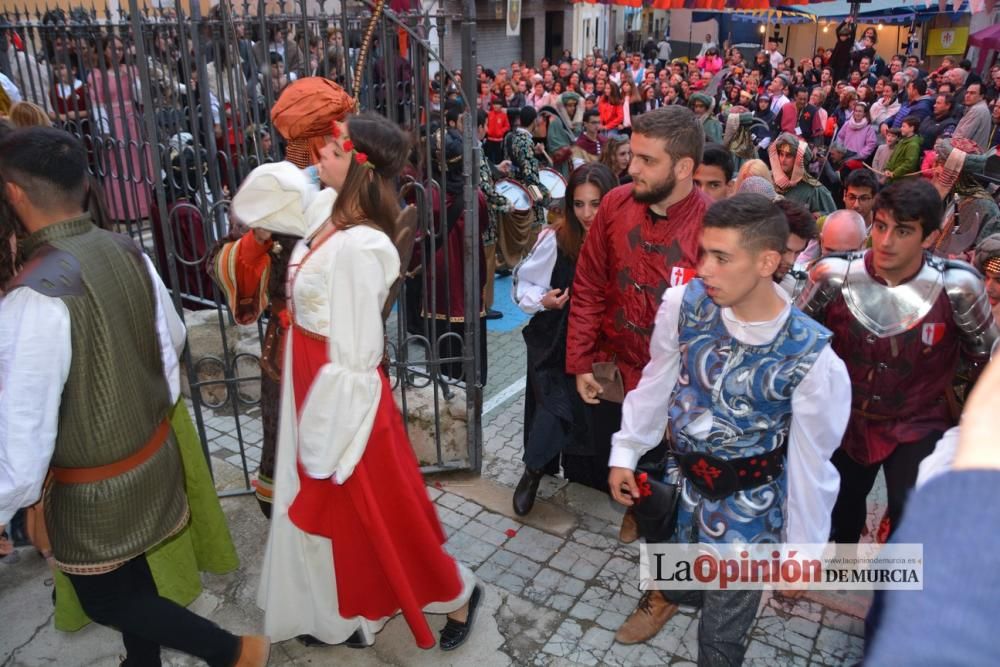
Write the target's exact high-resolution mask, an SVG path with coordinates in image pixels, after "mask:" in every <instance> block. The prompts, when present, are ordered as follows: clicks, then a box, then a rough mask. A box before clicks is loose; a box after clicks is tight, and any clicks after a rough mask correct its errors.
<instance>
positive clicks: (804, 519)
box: [785, 345, 851, 544]
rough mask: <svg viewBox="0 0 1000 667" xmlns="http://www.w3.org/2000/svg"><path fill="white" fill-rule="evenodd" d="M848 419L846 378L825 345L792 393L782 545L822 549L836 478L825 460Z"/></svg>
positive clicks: (848, 381) (844, 370) (836, 489)
mask: <svg viewBox="0 0 1000 667" xmlns="http://www.w3.org/2000/svg"><path fill="white" fill-rule="evenodd" d="M850 416H851V378H850V376H849V375H848V374H847V367H846V366H845V365H844V362H843V361H841V359H840V357H838V356H837V354H836V353H835V352H834V351H833V348H832V347H831V346H830V345H827V346H826V347H824V348H823V351H822V352H820V353H819V356H818V357H816V361H815V362H814V363H813V365H812V368H810V369H809V372H808V373H806V375H805V377H804V378H802V381H801V382H800V383H799V386H797V387H796V388H795V391H794V392H792V423H791V426H790V428H789V435H788V458H787V461H786V463H785V469H786V470H787V471H788V500H787V513H786V515H785V516H786V523H785V541H786V542H791V543H793V544H825V543H826V541H827V538H828V537H829V536H830V515H831V513H832V512H833V506H834V503H836V501H837V493H838V492H839V491H840V475H839V473H837V469H836V468H835V467H834V465H833V463H831V462H830V457H832V456H833V453H834V452H835V451H836V450H837V448H838V447H840V441H841V439H842V438H843V437H844V431H845V430H846V429H847V421H848V419H850Z"/></svg>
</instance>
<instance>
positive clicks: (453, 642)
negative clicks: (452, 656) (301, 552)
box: [438, 584, 483, 651]
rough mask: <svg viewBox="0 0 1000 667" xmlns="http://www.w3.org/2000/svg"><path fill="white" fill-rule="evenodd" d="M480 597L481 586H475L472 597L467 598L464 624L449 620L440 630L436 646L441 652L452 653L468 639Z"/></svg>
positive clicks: (481, 594) (481, 593) (481, 592)
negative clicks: (467, 610)
mask: <svg viewBox="0 0 1000 667" xmlns="http://www.w3.org/2000/svg"><path fill="white" fill-rule="evenodd" d="M482 597H483V589H482V586H480V585H479V584H476V587H475V588H474V589H473V591H472V595H471V596H470V597H469V615H468V616H467V617H466V618H465V623H459V622H458V621H455V620H452V619H450V618H449V619H448V622H447V623H445V624H444V627H443V628H441V639H440V640H439V641H438V646H440V647H441V650H442V651H453V650H455V649H457V648H458V647H459V646H461V645H462V644H464V643H465V640H466V639H468V638H469V634H470V633H471V632H472V624H473V623H474V622H475V620H476V610H477V609H478V608H479V602H480V601H481V600H482Z"/></svg>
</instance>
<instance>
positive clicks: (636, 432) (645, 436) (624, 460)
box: [608, 285, 686, 470]
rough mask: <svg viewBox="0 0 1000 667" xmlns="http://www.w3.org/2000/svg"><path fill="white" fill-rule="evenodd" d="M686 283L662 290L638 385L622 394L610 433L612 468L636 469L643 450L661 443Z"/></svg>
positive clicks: (676, 370)
mask: <svg viewBox="0 0 1000 667" xmlns="http://www.w3.org/2000/svg"><path fill="white" fill-rule="evenodd" d="M685 289H686V286H684V285H680V286H678V287H671V288H670V289H668V290H667V291H666V293H664V295H663V301H662V302H661V303H660V308H659V310H657V312H656V323H655V325H654V326H653V335H652V337H651V338H650V342H649V363H647V364H646V367H645V368H643V369H642V378H641V379H640V380H639V385H638V386H637V387H636V388H635V389H633V390H632V391H630V392H629V393H628V394H626V395H625V402H624V404H623V405H622V427H621V430H620V431H618V433H615V434H614V435H613V436H612V437H611V458H610V460H609V461H608V465H609V466H611V467H612V468H628V469H629V470H635V467H636V465H638V463H639V459H640V458H641V457H642V455H643V454H645V453H646V452H648V451H649V450H651V449H653V448H654V447H656V446H657V445H658V444H660V441H661V440H663V433H664V431H665V430H666V428H667V421H668V417H667V402H668V401H669V400H670V396H671V394H672V393H673V391H674V385H675V384H677V377H678V375H680V367H681V358H680V348H679V347H678V345H677V327H678V324H679V319H680V312H681V301H682V300H683V299H684V290H685Z"/></svg>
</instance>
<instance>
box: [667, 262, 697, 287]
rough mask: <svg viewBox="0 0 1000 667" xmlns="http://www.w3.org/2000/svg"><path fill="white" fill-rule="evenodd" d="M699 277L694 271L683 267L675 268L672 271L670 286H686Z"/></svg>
mask: <svg viewBox="0 0 1000 667" xmlns="http://www.w3.org/2000/svg"><path fill="white" fill-rule="evenodd" d="M697 275H698V272H697V271H695V270H694V269H685V268H684V267H683V266H675V267H674V268H672V269H670V286H671V287H677V286H678V285H686V284H688V283H689V282H690V281H691V279H692V278H694V277H695V276H697Z"/></svg>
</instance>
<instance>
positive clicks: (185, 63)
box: [0, 0, 485, 493]
mask: <svg viewBox="0 0 1000 667" xmlns="http://www.w3.org/2000/svg"><path fill="white" fill-rule="evenodd" d="M129 4H130V6H129V7H128V8H127V10H123V11H121V12H118V13H111V12H107V11H105V12H104V13H102V14H98V12H96V11H94V10H93V9H91V10H86V9H82V8H80V9H74V10H70V11H65V10H60V9H53V10H47V11H39V12H37V13H33V14H31V13H28V12H25V11H18V10H16V9H14V10H7V12H6V14H5V16H4V17H3V18H2V20H0V32H2V35H3V39H2V40H0V53H3V54H4V55H5V57H4V58H2V59H0V68H2V69H3V70H4V71H5V73H6V74H7V75H8V76H9V78H11V79H12V80H13V81H14V82H15V83H16V84H17V85H18V87H19V88H20V90H21V92H22V95H23V97H24V98H25V99H26V100H28V101H31V102H33V103H35V104H37V105H38V106H40V107H42V108H43V109H44V110H46V111H47V112H48V113H49V115H50V117H51V118H52V119H53V121H54V123H55V124H56V125H58V126H61V127H64V128H65V129H66V130H68V131H70V132H72V133H74V134H76V135H77V136H78V137H80V138H81V139H82V140H83V141H84V142H85V144H86V146H87V150H88V156H89V160H90V168H91V172H92V175H93V179H94V185H95V187H98V188H100V190H102V191H103V193H104V202H105V208H106V211H105V212H104V214H103V216H102V217H104V218H105V219H106V220H107V222H108V224H109V225H111V226H113V227H114V228H115V229H116V230H118V231H120V232H123V233H127V234H129V235H131V236H132V237H133V238H134V239H136V240H137V241H139V242H140V243H141V244H142V246H143V248H144V249H145V250H146V252H147V253H148V254H149V255H150V256H151V258H152V259H153V261H154V263H155V265H156V267H157V269H158V270H159V272H160V275H161V276H162V277H163V279H164V282H165V283H166V284H167V286H168V288H169V289H170V290H171V292H172V294H173V298H174V301H175V305H176V306H177V308H178V309H179V310H181V312H182V313H183V315H184V317H185V321H186V323H187V324H188V327H189V333H190V339H189V346H188V348H187V349H186V350H185V353H184V358H183V363H184V366H185V372H186V380H187V383H186V387H187V390H186V393H187V396H188V400H189V404H190V407H191V408H192V412H193V415H194V417H195V422H196V425H197V427H198V431H199V434H200V435H201V438H202V442H203V443H204V445H205V453H206V456H209V455H210V454H211V453H214V454H216V456H222V457H227V456H228V460H229V461H230V462H231V463H234V464H238V465H239V467H240V468H241V469H242V484H241V485H240V488H239V489H238V490H237V491H236V492H237V493H245V492H249V491H250V490H251V489H252V483H251V477H252V473H253V471H254V469H255V467H256V463H257V457H259V441H260V439H261V437H262V435H261V434H262V428H261V426H260V424H259V403H260V392H259V389H258V387H259V383H260V379H261V376H260V368H259V366H258V361H259V359H258V357H259V354H260V342H261V339H262V336H263V331H264V327H265V325H266V319H267V318H268V317H269V316H270V314H265V316H264V318H262V321H259V322H258V323H257V324H256V325H255V326H254V327H251V328H250V329H247V328H240V327H237V326H236V325H235V324H234V322H233V319H232V316H231V313H229V311H228V308H227V307H226V305H225V303H224V300H223V299H222V298H221V295H220V294H219V291H218V289H217V288H216V286H215V285H214V283H213V282H212V280H211V279H210V278H209V275H208V273H207V271H206V265H207V263H208V260H209V257H210V255H211V253H212V251H213V248H214V247H215V246H216V245H217V243H218V242H219V241H220V240H221V239H224V238H226V237H227V235H228V234H230V233H231V232H232V230H231V229H230V223H231V221H230V219H229V215H228V210H229V200H230V197H231V196H232V194H233V193H235V192H236V190H237V189H238V188H239V185H240V183H241V182H242V180H243V178H244V177H245V176H246V175H247V173H249V171H250V170H252V169H253V168H254V167H256V166H257V165H259V164H261V163H263V162H269V161H274V160H279V159H281V157H282V155H283V149H284V145H283V140H282V138H281V136H280V135H278V134H277V133H276V132H275V130H274V128H273V127H272V126H271V124H270V122H269V111H270V108H271V106H272V105H273V103H274V100H276V99H277V97H278V96H279V95H280V94H281V92H282V90H283V89H284V87H285V86H286V85H287V84H288V83H289V82H290V81H291V80H293V79H297V78H301V77H303V76H322V77H328V78H330V79H333V80H335V81H337V82H339V83H341V84H342V85H343V86H344V87H345V88H346V89H348V90H349V91H352V90H356V91H358V97H359V99H360V102H361V107H362V108H363V109H368V110H374V111H377V112H378V113H380V114H383V115H385V116H387V117H389V118H391V119H392V120H394V121H396V122H397V123H399V124H400V125H401V126H402V127H403V128H405V129H407V130H408V131H410V132H411V133H412V135H413V137H414V142H413V143H414V150H413V153H412V155H411V165H410V167H409V168H408V170H407V176H406V177H405V178H404V179H403V180H401V182H400V196H401V199H404V200H406V201H408V202H410V203H413V204H414V205H416V206H417V208H418V211H419V217H420V230H421V232H420V233H419V234H418V236H419V237H421V239H422V240H420V241H419V242H420V243H421V244H422V245H423V246H424V247H425V248H426V251H425V252H423V253H417V254H418V255H419V256H421V258H422V259H421V261H420V262H419V263H418V264H415V265H412V266H410V267H408V269H409V271H408V275H409V277H408V279H407V280H406V283H405V285H404V287H403V289H402V291H401V293H400V296H399V299H398V301H397V304H396V307H395V308H394V311H393V314H392V315H391V316H390V318H389V321H388V324H387V334H388V340H389V345H388V349H389V358H390V368H391V371H390V376H391V380H392V382H393V387H394V390H395V391H396V393H397V400H398V401H399V403H400V406H401V408H402V410H403V411H404V417H405V421H407V423H408V427H409V428H410V433H411V439H413V440H414V441H415V442H417V441H421V440H423V442H424V445H425V451H424V456H423V458H422V462H423V463H424V464H425V465H424V469H425V471H434V470H442V469H454V468H471V469H479V467H480V464H481V445H482V435H481V424H480V413H481V405H482V387H481V380H482V378H481V376H480V371H479V368H480V361H481V357H482V354H483V349H484V335H485V332H484V331H483V329H482V325H481V321H480V313H479V310H480V303H479V299H480V296H479V291H478V290H477V289H474V288H473V287H472V286H473V285H476V284H477V283H478V277H479V271H480V266H479V261H480V258H479V247H480V246H479V240H478V239H479V222H478V216H477V206H475V202H476V199H475V197H476V193H475V190H476V189H477V180H476V179H477V176H478V170H477V169H476V168H474V165H475V164H476V162H475V161H476V160H478V153H477V152H476V151H478V148H475V149H472V148H471V147H472V146H473V145H474V144H477V142H476V141H475V140H474V136H475V135H474V132H475V122H468V118H469V116H466V119H467V120H466V123H465V130H464V138H465V140H466V148H467V149H466V153H465V155H466V160H465V166H464V171H463V193H464V198H461V197H458V198H457V200H458V204H457V205H459V206H463V205H464V208H465V220H466V229H465V237H464V239H463V244H462V246H463V247H462V250H461V255H460V258H461V261H455V260H456V256H455V255H453V254H450V253H448V252H442V250H446V249H442V248H441V247H440V246H441V245H442V243H443V242H444V241H443V237H442V236H441V234H436V233H435V232H436V231H440V228H441V226H442V225H443V223H444V218H445V216H444V214H443V212H445V211H446V209H447V208H448V201H447V200H446V197H448V193H446V190H447V189H448V188H440V187H438V185H437V183H438V182H439V181H441V180H442V179H440V178H435V176H436V175H438V174H443V173H445V168H446V165H445V162H444V155H443V154H442V153H441V152H437V153H435V152H433V151H432V138H433V136H434V134H435V132H437V131H438V128H439V127H442V126H445V125H446V121H445V110H444V109H445V106H446V100H447V99H448V98H452V97H455V96H458V97H461V91H460V90H459V86H458V85H457V83H458V81H457V80H456V77H455V74H454V73H453V72H449V71H448V70H447V69H446V68H445V66H444V64H443V61H442V59H441V55H442V49H443V34H444V17H443V15H428V14H420V13H407V14H401V15H397V14H395V13H393V12H391V11H389V10H388V9H386V10H385V11H384V14H383V15H382V18H381V19H380V20H379V21H378V22H377V23H375V24H372V25H373V33H372V35H371V44H370V53H369V54H367V57H366V58H364V59H363V62H362V63H361V65H360V66H359V56H361V51H362V44H363V42H364V41H365V33H366V30H367V29H368V27H369V24H370V19H371V16H372V14H373V11H374V9H375V5H374V3H372V2H369V1H368V0H364V1H363V2H342V3H338V6H337V12H336V13H334V12H333V11H332V10H331V11H329V12H328V11H327V10H326V7H325V6H326V4H327V2H326V0H319V1H318V2H316V1H315V0H313V1H312V2H308V5H307V0H298V1H296V2H285V1H282V2H279V3H277V4H275V3H273V2H268V3H266V4H265V2H264V0H261V1H260V2H258V3H256V4H251V3H249V2H243V3H242V4H241V5H239V6H236V5H233V4H230V3H227V2H224V3H223V4H221V5H219V6H217V7H215V8H213V9H212V10H211V11H209V12H208V13H206V14H202V12H201V11H200V9H199V4H198V3H197V2H194V3H192V4H190V5H188V4H187V2H182V1H181V0H174V1H173V2H164V3H163V4H160V5H158V6H157V7H151V6H147V5H143V6H140V5H139V4H138V3H137V0H131V2H130V3H129ZM331 4H332V3H331ZM307 8H308V9H309V11H307ZM435 33H436V35H437V39H436V40H435V41H431V38H432V37H433V36H434V34H435ZM8 46H10V47H11V48H9V49H8V48H7V47H8ZM464 48H471V49H474V41H473V40H472V39H466V41H465V44H464ZM432 73H433V74H432ZM473 113H474V110H473ZM471 118H474V116H471ZM451 194H452V195H454V194H455V193H451ZM435 199H436V200H437V203H436V205H435V201H434V200H435ZM452 205H456V204H452ZM435 210H437V211H439V212H442V213H441V214H435V212H434V211H435ZM457 264H461V265H460V266H458V265H457ZM441 284H444V285H450V286H454V287H456V289H457V292H456V290H455V289H452V290H444V292H443V294H444V295H445V296H444V298H445V299H446V300H447V299H449V298H450V296H449V295H450V294H462V301H463V303H462V304H461V305H458V304H447V303H446V304H444V308H443V309H442V308H441V304H438V303H435V301H436V300H438V294H439V290H438V289H437V287H438V285H441ZM456 301H457V298H456ZM453 306H454V307H453ZM449 310H451V311H453V312H458V313H459V315H458V316H456V317H453V318H452V320H453V321H451V322H449V321H448V320H447V319H441V318H439V317H435V316H433V313H435V312H444V313H447V312H449ZM334 407H335V406H331V409H333V408H334ZM462 424H464V425H465V426H466V427H467V428H466V431H465V434H464V437H460V438H459V439H460V440H461V441H462V442H461V445H462V446H461V447H459V448H458V450H456V448H455V447H454V445H455V443H454V442H452V441H449V437H452V438H453V437H454V435H455V433H456V429H457V431H458V432H460V431H461V428H460V427H461V425H462ZM414 429H417V430H419V431H420V432H415V431H414ZM449 443H450V444H449Z"/></svg>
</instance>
